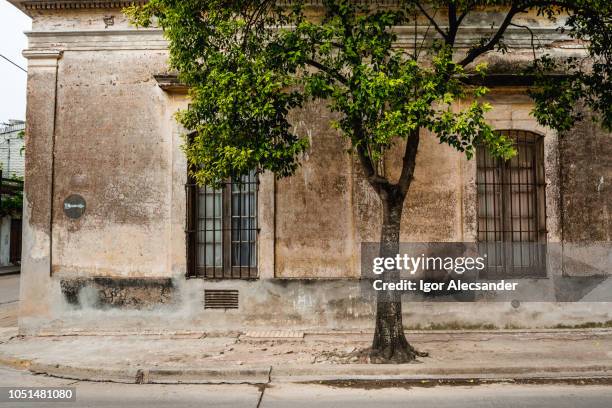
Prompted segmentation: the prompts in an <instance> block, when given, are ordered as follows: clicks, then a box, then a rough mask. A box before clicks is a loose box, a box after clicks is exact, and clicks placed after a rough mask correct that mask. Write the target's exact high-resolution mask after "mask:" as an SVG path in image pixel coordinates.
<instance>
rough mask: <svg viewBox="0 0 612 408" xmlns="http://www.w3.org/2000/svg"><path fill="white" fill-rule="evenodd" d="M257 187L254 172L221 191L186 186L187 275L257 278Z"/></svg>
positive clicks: (193, 183)
mask: <svg viewBox="0 0 612 408" xmlns="http://www.w3.org/2000/svg"><path fill="white" fill-rule="evenodd" d="M257 188H258V180H257V174H256V173H255V171H252V172H251V173H249V174H248V175H246V176H243V177H241V178H240V179H239V180H231V181H228V182H227V183H225V184H224V185H223V186H222V187H221V188H219V189H213V188H210V187H207V186H204V187H198V186H197V185H196V184H195V181H194V180H191V179H190V180H189V182H188V184H187V216H188V219H187V264H188V265H187V268H188V273H187V274H188V276H191V277H203V278H209V279H254V278H256V277H257Z"/></svg>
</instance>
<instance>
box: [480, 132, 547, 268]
mask: <svg viewBox="0 0 612 408" xmlns="http://www.w3.org/2000/svg"><path fill="white" fill-rule="evenodd" d="M502 133H504V134H505V135H506V136H508V137H510V138H511V139H512V140H513V141H514V144H515V149H516V151H517V154H516V155H515V156H514V157H513V158H512V159H510V160H502V159H496V158H494V157H492V156H491V154H489V152H488V151H486V149H479V150H478V151H477V168H478V174H477V179H476V184H477V188H478V241H479V242H480V246H481V251H482V252H486V254H487V267H486V271H485V273H486V276H490V277H494V276H508V277H515V276H516V277H519V276H536V277H539V276H546V268H545V267H546V256H545V247H544V244H545V243H546V203H545V202H546V200H545V190H546V184H545V180H544V149H543V138H542V137H541V136H539V135H537V134H535V133H532V132H526V131H517V130H510V131H502Z"/></svg>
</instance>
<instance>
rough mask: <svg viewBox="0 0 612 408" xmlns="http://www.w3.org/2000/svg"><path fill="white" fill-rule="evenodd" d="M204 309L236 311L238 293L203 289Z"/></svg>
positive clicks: (228, 290) (226, 290)
mask: <svg viewBox="0 0 612 408" xmlns="http://www.w3.org/2000/svg"><path fill="white" fill-rule="evenodd" d="M204 309H238V291H237V290H231V289H205V290H204Z"/></svg>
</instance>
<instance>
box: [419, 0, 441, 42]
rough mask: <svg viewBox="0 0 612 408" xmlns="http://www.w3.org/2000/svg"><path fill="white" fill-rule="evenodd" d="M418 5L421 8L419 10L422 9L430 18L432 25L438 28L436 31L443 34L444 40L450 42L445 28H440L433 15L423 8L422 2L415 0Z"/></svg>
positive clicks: (428, 18)
mask: <svg viewBox="0 0 612 408" xmlns="http://www.w3.org/2000/svg"><path fill="white" fill-rule="evenodd" d="M415 4H416V6H417V7H418V8H419V10H421V13H423V15H424V16H425V17H427V20H429V22H430V23H431V25H433V26H434V28H435V29H436V31H437V32H438V33H439V34H440V35H441V36H442V38H444V41H447V42H448V37H447V36H446V33H445V32H444V30H442V29H441V28H440V26H439V25H438V23H436V20H434V19H433V17H431V16H430V15H429V14H428V13H427V11H425V9H424V8H423V6H421V3H419V2H418V1H417V2H415Z"/></svg>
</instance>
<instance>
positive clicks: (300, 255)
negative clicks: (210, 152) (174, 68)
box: [11, 0, 612, 333]
mask: <svg viewBox="0 0 612 408" xmlns="http://www.w3.org/2000/svg"><path fill="white" fill-rule="evenodd" d="M11 2H12V3H14V4H15V5H16V6H17V7H19V8H21V9H22V10H23V11H24V12H26V13H27V14H28V15H30V16H31V17H32V19H33V22H32V30H31V31H30V32H28V33H27V35H28V38H29V47H28V49H27V50H25V51H24V55H25V56H26V57H27V58H28V61H29V63H28V107H27V132H26V145H27V150H26V175H25V204H24V227H23V228H24V235H23V243H24V247H23V261H22V265H23V266H22V284H21V299H22V300H21V306H20V307H21V310H20V323H19V324H20V329H21V331H22V332H23V333H41V332H73V331H109V332H112V331H133V330H137V331H147V330H149V331H159V330H170V331H178V330H205V331H226V330H242V329H244V328H246V327H261V328H278V327H294V328H298V329H304V330H308V329H310V330H318V329H353V328H358V329H363V328H366V329H367V328H370V327H372V317H373V313H374V304H373V302H372V301H371V299H368V298H367V297H364V296H363V292H362V290H361V288H360V284H361V283H360V281H359V279H358V278H359V277H360V246H361V243H362V242H368V241H376V240H377V238H378V233H379V231H378V228H379V222H380V214H379V213H380V208H379V203H378V200H377V197H376V195H375V193H374V192H373V191H372V190H371V189H370V187H369V186H368V184H367V182H366V181H365V180H364V179H363V177H362V176H361V174H360V170H359V167H358V166H357V164H356V162H354V159H353V158H352V157H351V156H350V155H348V154H346V153H345V150H346V149H345V147H346V146H345V145H344V141H343V140H342V139H341V138H340V137H338V134H337V133H336V132H335V131H333V130H331V128H330V126H329V121H330V119H331V115H330V113H329V112H328V111H327V110H326V109H325V107H324V106H319V105H312V106H309V107H307V108H306V109H304V110H302V111H300V112H299V113H298V112H296V113H295V115H294V116H295V117H294V122H295V126H297V127H298V128H301V130H302V131H304V132H307V134H308V135H309V136H310V139H311V148H310V151H309V152H308V154H307V155H306V156H305V157H304V159H303V166H302V167H301V168H300V170H299V171H298V172H297V174H296V175H295V176H293V177H291V178H287V179H283V180H275V178H274V177H273V175H270V174H260V175H259V176H258V178H252V179H249V180H247V181H248V182H247V183H245V184H240V185H238V184H236V185H234V186H227V187H226V188H225V189H222V190H219V191H215V190H210V189H198V188H197V187H196V186H193V185H192V183H190V180H189V179H188V176H187V171H186V170H187V169H186V160H185V157H184V155H183V153H182V151H181V148H180V146H181V143H182V138H181V137H182V135H183V134H184V133H185V132H184V131H183V130H182V129H180V128H179V126H178V125H177V124H176V122H175V120H174V118H173V114H174V112H176V111H177V110H178V109H181V108H185V107H186V106H187V104H188V98H187V95H186V92H185V89H184V88H183V87H182V86H181V85H180V84H178V83H176V80H175V79H174V77H173V76H172V75H169V74H168V68H167V65H166V61H167V57H168V52H167V44H166V42H165V40H164V38H163V35H162V32H161V31H160V30H159V29H156V28H151V29H136V28H134V27H132V26H130V25H129V24H128V22H127V21H126V18H125V16H124V15H123V14H122V12H121V7H123V6H125V5H128V4H130V3H131V2H122V1H63V0H62V1H46V0H29V1H28V0H25V1H20V0H11ZM483 13H486V12H484V11H483ZM484 17H486V16H484V15H476V16H474V17H472V18H474V21H473V22H472V24H471V26H474V27H476V28H474V30H477V29H479V28H478V23H479V22H481V21H484ZM481 19H482V20H481ZM524 20H525V21H524V22H525V24H529V25H530V26H531V27H532V30H535V31H536V32H537V34H538V36H539V38H540V39H541V41H544V42H546V43H547V44H548V45H549V48H550V49H551V50H552V51H554V52H560V53H568V52H569V53H571V52H580V45H579V44H576V43H574V42H573V41H572V40H571V39H569V38H567V37H564V36H563V35H562V34H560V33H559V32H557V31H555V27H554V25H552V23H550V22H548V21H546V20H542V19H539V18H538V17H536V16H535V15H526V16H525V17H524ZM474 32H475V31H474ZM474 32H471V31H470V30H468V31H467V32H465V33H462V35H465V36H470V35H474ZM402 35H403V34H402V32H401V28H400V39H401V38H402ZM406 35H408V34H406ZM508 37H509V40H510V41H511V42H512V43H513V45H514V49H513V50H512V51H511V52H510V53H508V54H507V55H505V56H503V57H491V58H490V64H491V67H492V74H495V73H496V72H500V73H503V75H501V74H500V75H498V76H497V77H495V75H493V76H492V78H493V80H494V81H493V83H492V92H491V93H490V95H489V96H488V99H489V102H491V103H492V105H493V110H492V111H491V112H490V113H489V119H490V120H491V123H492V124H493V125H494V126H495V127H496V128H497V129H499V130H504V131H507V132H508V134H509V135H511V136H512V137H514V138H516V140H518V141H519V144H520V148H519V153H520V157H522V160H523V161H520V160H521V159H516V168H517V169H518V170H517V171H516V172H515V173H512V171H514V170H512V168H509V170H507V171H508V174H517V175H518V174H524V175H523V176H518V177H525V179H524V180H523V182H524V183H527V184H529V185H530V186H531V187H532V188H531V190H530V191H531V192H530V193H529V194H528V195H527V198H526V199H527V200H528V201H529V204H527V207H525V209H523V210H518V212H516V213H513V212H512V210H510V213H507V214H506V213H504V211H506V210H501V206H500V207H499V208H497V207H498V204H500V202H499V198H496V197H498V196H497V195H496V194H497V192H496V190H495V191H494V190H487V187H486V186H487V185H493V186H497V187H498V188H500V189H503V188H504V187H503V185H505V183H504V182H503V180H502V179H494V177H496V176H495V175H496V174H501V173H499V172H498V171H496V170H493V171H492V170H491V166H493V167H495V166H496V164H494V163H493V162H491V161H490V160H488V159H487V158H486V155H484V154H481V155H478V157H477V158H476V159H475V160H471V161H468V160H466V159H465V157H464V156H462V155H461V154H459V153H457V152H455V151H454V150H452V149H451V148H449V147H447V146H445V145H441V144H439V143H438V141H437V139H436V138H435V137H434V136H433V135H427V134H425V135H423V136H424V137H422V145H421V146H420V147H419V153H418V158H417V169H416V173H415V181H414V183H413V187H412V188H411V191H410V193H409V197H408V199H407V202H406V204H405V211H404V215H403V217H404V219H403V221H402V237H401V239H402V241H406V242H438V241H440V242H450V241H456V242H476V241H487V240H496V237H497V236H498V235H499V234H503V232H504V231H502V230H501V229H500V227H499V226H498V225H497V224H495V222H493V223H492V226H491V227H490V228H489V226H488V225H486V224H483V222H486V221H484V220H486V219H498V220H503V219H504V217H509V218H512V217H515V216H516V217H519V218H520V219H521V221H519V227H518V228H519V230H517V231H514V232H518V233H519V235H520V239H525V240H531V241H533V240H538V241H544V242H549V243H555V244H558V245H559V247H561V248H563V247H565V246H567V248H570V247H572V248H578V249H577V250H578V251H579V250H580V248H584V245H583V244H584V243H585V242H586V243H590V244H589V245H588V249H587V250H588V251H593V253H595V254H596V257H597V259H598V261H597V262H598V263H599V265H603V267H601V268H599V269H600V270H603V271H604V272H606V273H609V270H607V269H606V266H609V261H610V252H609V249H610V247H609V242H610V240H611V238H612V227H611V218H610V217H611V216H612V215H611V209H610V205H611V204H610V203H612V193H611V187H610V179H611V177H612V174H611V172H612V170H611V163H610V161H611V159H610V157H611V153H612V147H610V146H611V145H610V143H609V134H606V133H604V132H602V131H601V130H599V129H598V128H597V126H596V125H593V124H591V123H587V122H585V123H584V124H581V125H579V126H578V127H577V128H576V129H574V130H573V131H572V132H568V134H567V135H558V134H556V133H555V132H553V131H551V130H550V129H547V128H544V127H541V126H539V125H538V124H537V123H536V121H535V119H534V118H533V117H531V116H530V115H529V112H530V110H531V109H532V102H531V100H530V99H529V97H528V96H527V94H526V85H525V84H524V83H521V81H517V80H513V79H512V78H513V77H512V76H508V75H507V74H508V73H512V71H513V70H514V69H515V68H516V67H517V66H520V65H521V63H522V62H524V61H526V60H528V59H529V58H530V56H531V55H532V54H531V52H532V51H531V49H530V37H529V34H528V33H527V32H526V31H525V30H521V29H520V28H512V29H510V30H509V33H508ZM495 78H497V79H495ZM398 148H399V147H398ZM395 160H399V156H398V158H397V159H390V160H389V163H388V164H387V168H388V169H389V171H390V172H391V173H393V171H394V170H393V169H394V168H397V167H398V166H394V164H397V162H396V161H395ZM523 165H525V166H528V167H529V166H531V167H529V169H527V170H526V171H525V172H523V173H521V170H520V169H521V168H523V167H524V166H523ZM511 166H512V165H510V167H511ZM521 166H523V167H521ZM500 171H501V170H500ZM486 177H493V179H489V180H488V181H486V180H485V178H486ZM510 178H511V179H512V176H510ZM483 183H484V184H483ZM479 185H483V188H482V189H481V190H480V193H479V189H478V186H479ZM500 191H501V190H500ZM504 191H506V190H503V191H502V193H501V194H502V196H504V194H508V195H509V198H508V199H509V200H510V201H508V202H515V203H517V204H516V205H519V203H520V202H522V201H521V200H522V198H520V197H519V198H516V197H514V198H513V197H511V195H512V194H513V193H512V191H510V190H508V191H507V192H504ZM504 197H505V196H504ZM504 199H506V198H504ZM513 200H515V201H513ZM500 211H501V212H500ZM81 213H82V214H81ZM504 214H506V215H504ZM73 217H74V218H73ZM523 221H524V222H525V224H523ZM500 222H501V221H500ZM479 223H480V225H479ZM511 223H512V222H511ZM483 225H486V228H485V227H483ZM523 225H524V227H523ZM500 239H501V238H500ZM591 244H596V245H591ZM572 273H577V274H579V273H580V268H572V267H565V266H564V265H557V266H555V267H554V268H548V269H547V271H546V274H545V276H544V279H543V277H542V276H539V277H534V279H533V280H532V281H533V284H534V285H540V286H542V287H548V286H550V285H553V284H554V279H551V277H552V276H554V275H563V274H566V275H567V274H570V275H571V274H572ZM405 314H406V320H405V322H406V325H407V326H417V325H418V326H421V327H424V326H428V325H431V324H435V325H437V326H441V327H443V326H444V325H449V326H453V327H454V326H479V325H493V326H496V327H549V326H554V325H556V324H559V323H564V324H580V323H585V322H605V321H609V320H612V310H611V309H610V307H609V304H608V303H603V302H571V303H559V302H534V303H529V302H527V303H520V304H517V302H514V303H511V302H510V301H505V302H491V303H484V304H483V303H480V302H476V303H449V302H423V303H409V304H407V305H406V308H405Z"/></svg>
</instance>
